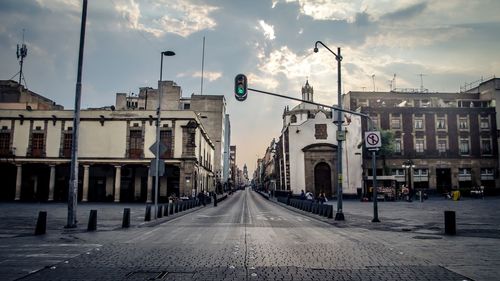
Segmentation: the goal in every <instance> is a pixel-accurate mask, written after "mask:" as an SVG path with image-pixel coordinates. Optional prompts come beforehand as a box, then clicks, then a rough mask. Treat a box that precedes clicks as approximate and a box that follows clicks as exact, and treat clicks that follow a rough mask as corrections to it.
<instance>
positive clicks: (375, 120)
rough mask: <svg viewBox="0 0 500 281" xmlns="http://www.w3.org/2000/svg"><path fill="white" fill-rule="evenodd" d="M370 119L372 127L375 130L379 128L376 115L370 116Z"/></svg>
mask: <svg viewBox="0 0 500 281" xmlns="http://www.w3.org/2000/svg"><path fill="white" fill-rule="evenodd" d="M370 117H371V118H372V121H373V126H374V127H375V128H380V126H379V122H378V115H374V116H370Z"/></svg>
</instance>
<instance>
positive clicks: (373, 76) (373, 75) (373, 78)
mask: <svg viewBox="0 0 500 281" xmlns="http://www.w3.org/2000/svg"><path fill="white" fill-rule="evenodd" d="M372 82H373V92H375V74H372Z"/></svg>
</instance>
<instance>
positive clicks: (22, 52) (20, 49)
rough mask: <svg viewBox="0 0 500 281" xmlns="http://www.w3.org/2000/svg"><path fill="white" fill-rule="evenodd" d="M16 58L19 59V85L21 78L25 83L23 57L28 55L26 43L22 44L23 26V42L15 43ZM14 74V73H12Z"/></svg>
mask: <svg viewBox="0 0 500 281" xmlns="http://www.w3.org/2000/svg"><path fill="white" fill-rule="evenodd" d="M16 54H17V59H18V60H19V66H20V69H19V85H21V79H22V80H24V84H26V79H24V75H23V62H24V58H25V57H26V56H27V55H28V48H27V47H26V44H24V28H23V43H22V44H21V46H19V44H17V53H16ZM14 76H15V75H14Z"/></svg>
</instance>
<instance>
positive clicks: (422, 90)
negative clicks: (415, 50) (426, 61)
mask: <svg viewBox="0 0 500 281" xmlns="http://www.w3.org/2000/svg"><path fill="white" fill-rule="evenodd" d="M417 75H418V76H420V92H421V93H423V92H424V76H425V74H422V73H420V74H417Z"/></svg>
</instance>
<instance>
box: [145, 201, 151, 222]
mask: <svg viewBox="0 0 500 281" xmlns="http://www.w3.org/2000/svg"><path fill="white" fill-rule="evenodd" d="M144 221H151V205H147V206H146V214H145V215H144Z"/></svg>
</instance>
